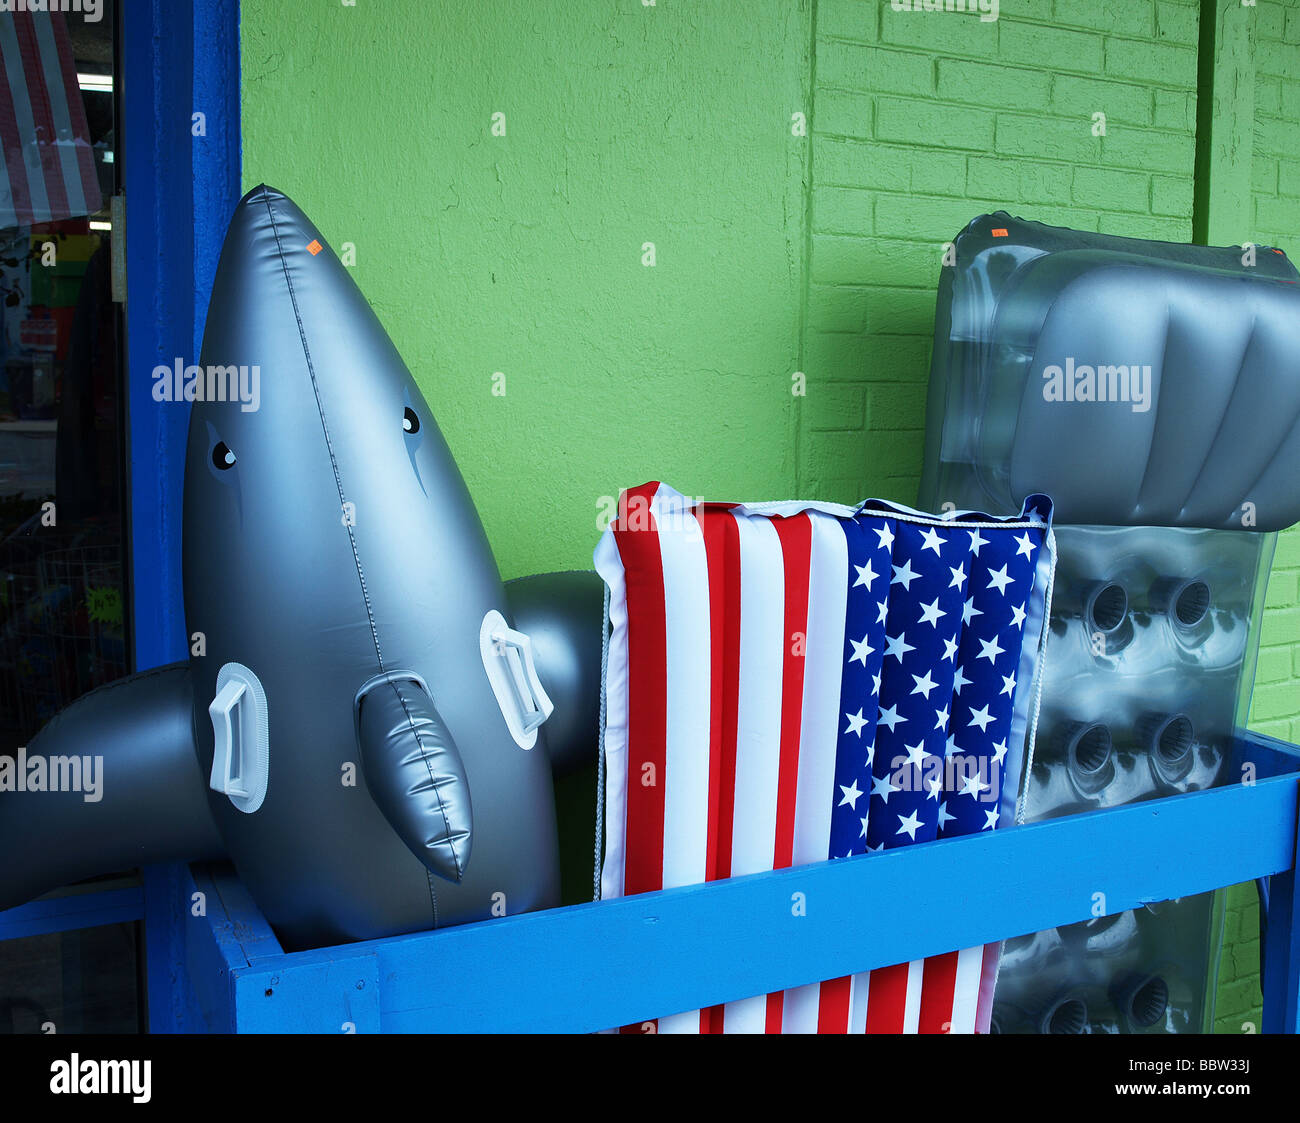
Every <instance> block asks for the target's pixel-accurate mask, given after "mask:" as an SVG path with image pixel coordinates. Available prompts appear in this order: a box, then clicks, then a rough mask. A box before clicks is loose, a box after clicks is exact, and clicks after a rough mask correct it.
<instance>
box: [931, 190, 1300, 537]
mask: <svg viewBox="0 0 1300 1123" xmlns="http://www.w3.org/2000/svg"><path fill="white" fill-rule="evenodd" d="M955 253H956V257H957V262H956V265H955V266H948V267H945V268H944V270H943V274H942V277H941V279H940V285H939V301H938V310H937V318H936V324H935V344H934V357H933V361H932V365H931V375H930V398H929V406H928V412H927V418H926V448H927V456H926V465H925V475H924V479H923V483H922V488H921V494H922V503H923V504H932V503H933V502H934V501H935V500H936V499H937V500H938V501H939V502H943V501H945V500H949V501H952V502H955V503H957V505H958V506H979V507H981V508H982V509H985V510H994V511H1002V510H1012V509H1014V507H1015V506H1016V504H1017V503H1018V502H1019V500H1020V498H1021V497H1023V496H1025V495H1028V494H1030V493H1032V492H1035V491H1042V492H1044V493H1046V494H1048V495H1050V496H1051V497H1052V501H1053V503H1054V505H1055V510H1056V520H1057V522H1058V523H1061V524H1098V525H1107V526H1188V527H1232V528H1240V527H1241V526H1242V525H1243V523H1242V519H1243V517H1245V518H1247V520H1248V525H1250V526H1253V527H1254V528H1255V529H1258V530H1278V529H1280V528H1282V527H1286V526H1290V525H1292V524H1293V523H1295V522H1297V521H1300V489H1297V488H1296V487H1295V486H1294V482H1295V480H1297V479H1300V427H1298V426H1297V425H1296V421H1297V418H1300V288H1298V287H1297V280H1300V275H1297V273H1296V270H1295V268H1294V267H1293V266H1292V265H1291V263H1290V261H1288V260H1287V258H1286V257H1285V256H1284V255H1283V254H1282V253H1281V252H1280V251H1278V250H1274V249H1271V248H1268V247H1263V246H1260V247H1252V248H1250V249H1247V250H1242V249H1239V248H1237V247H1229V248H1227V249H1218V248H1208V247H1202V246H1178V245H1171V244H1167V243H1158V242H1141V241H1138V240H1136V239H1130V238H1117V237H1111V236H1107V235H1101V234H1088V233H1080V232H1077V231H1072V230H1062V229H1058V228H1055V227H1050V226H1043V225H1041V224H1039V223H1036V222H1024V221H1022V220H1019V219H1013V218H1011V217H1010V216H1009V215H1006V214H1002V213H999V214H995V215H992V216H984V217H981V218H978V219H976V220H975V221H974V222H972V223H971V224H970V225H969V226H967V227H966V229H965V230H963V231H962V233H961V234H959V235H958V237H957V239H956V242H955ZM1243 260H1244V261H1250V262H1254V264H1243ZM1246 504H1250V507H1249V508H1248V509H1246V510H1244V511H1243V507H1244V505H1246ZM1252 519H1253V521H1250V520H1252Z"/></svg>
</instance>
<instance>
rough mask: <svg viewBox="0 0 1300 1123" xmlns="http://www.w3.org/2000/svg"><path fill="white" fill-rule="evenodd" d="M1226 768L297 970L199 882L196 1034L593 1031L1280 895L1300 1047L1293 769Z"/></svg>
mask: <svg viewBox="0 0 1300 1123" xmlns="http://www.w3.org/2000/svg"><path fill="white" fill-rule="evenodd" d="M1232 766H1233V767H1234V768H1235V769H1237V770H1238V774H1239V775H1241V776H1242V777H1243V779H1244V782H1242V783H1235V784H1233V785H1231V786H1227V787H1221V788H1215V789H1212V790H1210V791H1204V792H1196V793H1191V794H1187V795H1180V796H1174V797H1171V798H1167V799H1160V800H1153V801H1150V802H1147V803H1140V804H1133V805H1130V806H1125V807H1119V808H1114V809H1111V810H1107V811H1099V812H1092V813H1089V814H1083V815H1075V816H1070V817H1067V818H1062V819H1056V820H1053V821H1050V822H1045V823H1037V824H1032V825H1028V826H1022V827H1016V828H1013V829H1005V830H1000V831H996V832H991V833H989V834H983V835H976V836H971V837H968V838H958V839H950V840H945V841H942V842H936V843H927V844H924V845H919V846H914V847H907V848H903V849H899V850H894V851H888V852H884V853H878V854H870V855H864V856H861V857H857V858H848V859H843V860H839V861H833V862H822V863H818V864H816V865H810V866H801V867H797V868H794V869H788V870H781V871H777V872H774V873H764V874H756V875H753V876H750V877H740V878H732V879H730V880H727V881H720V882H713V883H711V884H709V885H699V886H690V887H686V888H681V889H670V890H666V891H664V892H660V893H646V894H642V895H639V896H635V897H625V898H621V899H619V900H612V901H603V902H597V903H592V904H587V905H579V906H575V907H570V908H562V909H553V910H550V911H548V912H541V913H532V914H526V915H521V916H513V917H503V918H500V919H497V920H491V921H486V922H483V923H480V924H472V925H466V926H464V927H460V928H451V929H446V930H443V931H438V932H428V933H420V934H415V935H408V936H398V937H393V938H391V939H385V940H374V941H369V942H365V943H357V944H350V945H346V946H342V947H335V948H327V949H321V950H317V951H307V952H298V953H296V954H285V953H284V952H283V951H281V949H280V946H279V944H278V942H277V941H276V939H275V936H274V934H273V933H272V932H271V929H270V927H269V926H268V925H267V923H266V921H265V919H264V918H263V917H262V915H261V914H260V913H259V912H258V910H257V908H256V907H255V906H254V905H253V903H252V901H251V899H250V898H249V897H248V895H247V893H246V892H245V891H244V889H243V887H242V886H241V885H240V883H239V881H238V880H237V879H236V878H235V877H234V875H233V873H231V872H230V871H229V870H227V869H225V868H215V869H195V870H192V871H191V873H190V876H191V877H192V879H193V884H192V885H190V884H186V885H185V886H184V887H183V888H184V889H185V891H186V892H187V893H189V894H195V893H197V894H201V896H199V897H194V898H192V899H193V900H195V901H198V902H200V903H201V906H202V907H201V909H200V910H198V911H202V912H203V913H204V915H198V916H195V915H192V913H193V912H194V911H196V910H193V909H192V910H191V915H189V916H187V917H186V918H185V919H184V931H183V934H182V940H183V944H184V947H185V949H186V953H185V954H186V963H187V974H188V976H189V982H190V984H191V985H192V986H193V988H194V992H195V996H196V997H195V1002H196V1003H197V1007H196V1011H195V1016H194V1018H193V1024H194V1025H195V1027H196V1028H206V1029H209V1030H213V1031H217V1032H231V1031H236V1032H294V1031H298V1032H323V1033H347V1032H358V1033H364V1032H380V1031H384V1032H404V1031H417V1032H418V1031H424V1032H483V1031H489V1032H516V1031H524V1032H527V1031H534V1032H536V1031H569V1032H573V1031H590V1030H598V1029H602V1028H606V1027H609V1026H615V1025H624V1024H631V1023H637V1022H641V1021H643V1020H645V1019H649V1018H653V1017H656V1016H659V1015H664V1014H668V1013H673V1012H676V1011H681V1010H690V1009H695V1008H698V1007H701V1006H709V1005H713V1004H714V1003H719V1002H724V1001H728V1000H732V999H736V998H742V997H745V996H748V995H753V994H761V993H764V992H767V991H774V990H781V989H784V988H787V987H793V986H798V985H801V984H804V983H809V982H813V981H816V980H818V979H825V978H834V977H837V976H840V975H847V974H851V973H854V972H858V971H864V970H867V969H869V968H872V967H879V966H885V965H888V964H892V963H899V962H903V961H906V960H910V959H915V958H918V957H921V956H927V955H932V954H936V953H941V952H945V951H950V950H952V949H954V948H962V947H970V946H973V945H976V944H981V943H985V942H988V941H991V940H996V939H1000V938H1003V937H1007V936H1013V935H1019V934H1021V933H1026V932H1033V931H1038V930H1041V929H1044V928H1049V927H1052V926H1055V925H1061V924H1066V923H1071V922H1074V921H1077V920H1082V919H1086V918H1088V917H1089V916H1092V915H1095V907H1096V903H1097V901H1098V898H1097V897H1096V896H1095V895H1096V894H1099V893H1100V894H1104V911H1105V912H1106V913H1115V912H1119V911H1122V910H1124V909H1130V908H1135V907H1137V906H1139V905H1142V904H1144V903H1153V902H1156V901H1162V900H1167V899H1170V898H1173V897H1183V896H1189V895H1191V894H1195V893H1201V892H1205V891H1207V890H1211V889H1216V888H1219V887H1221V886H1224V885H1230V884H1235V883H1237V882H1242V881H1248V880H1250V879H1252V878H1256V877H1264V876H1271V878H1272V892H1271V898H1272V907H1271V910H1270V911H1271V914H1272V920H1271V924H1270V929H1269V933H1268V940H1267V950H1268V954H1267V962H1266V978H1265V980H1264V992H1265V1005H1266V1008H1265V1027H1264V1028H1265V1030H1266V1031H1270V1032H1279V1031H1285V1032H1296V1031H1297V1028H1300V1026H1298V1022H1297V999H1298V996H1300V946H1298V945H1297V938H1298V937H1300V916H1298V915H1297V914H1298V913H1300V908H1298V900H1300V898H1298V897H1297V894H1296V892H1295V860H1296V843H1297V824H1298V818H1297V810H1298V807H1300V750H1297V749H1296V748H1295V747H1294V746H1290V745H1286V744H1284V743H1282V742H1280V741H1274V740H1272V739H1270V738H1266V737H1261V736H1257V735H1254V734H1250V735H1248V736H1246V737H1244V738H1241V739H1239V740H1238V741H1237V743H1236V759H1235V760H1234V761H1233V762H1232ZM797 894H801V895H802V897H796V895H797ZM796 901H799V902H801V904H802V907H801V908H795V907H794V905H795V903H796Z"/></svg>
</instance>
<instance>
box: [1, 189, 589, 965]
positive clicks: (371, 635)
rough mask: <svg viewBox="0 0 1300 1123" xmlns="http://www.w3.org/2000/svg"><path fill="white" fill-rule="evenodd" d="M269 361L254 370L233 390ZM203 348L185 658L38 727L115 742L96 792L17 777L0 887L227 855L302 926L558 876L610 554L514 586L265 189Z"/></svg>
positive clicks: (472, 915)
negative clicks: (561, 777)
mask: <svg viewBox="0 0 1300 1123" xmlns="http://www.w3.org/2000/svg"><path fill="white" fill-rule="evenodd" d="M254 367H256V368H257V369H258V371H259V372H260V385H259V386H258V389H259V393H258V394H257V395H256V396H255V397H254V398H249V396H247V395H244V396H242V398H241V396H240V395H239V394H235V393H229V394H220V395H218V394H216V393H215V392H214V391H215V390H217V389H218V388H219V387H221V386H222V385H225V384H227V383H228V382H229V379H231V378H233V377H237V375H232V374H231V372H232V371H234V370H236V369H237V368H245V369H246V370H251V369H252V368H254ZM201 368H202V370H201V372H200V373H201V374H202V376H203V377H205V378H206V379H207V381H206V383H205V386H204V389H205V390H206V391H207V392H206V393H205V392H201V391H200V392H196V393H197V397H196V400H195V401H194V405H193V407H192V413H191V418H190V428H189V445H188V452H187V458H186V465H185V492H184V554H183V571H184V586H185V616H186V631H187V634H188V635H189V637H190V643H191V658H190V659H189V661H188V662H187V663H185V664H179V665H175V666H171V667H165V668H161V669H158V670H154V671H148V672H144V673H142V674H139V675H135V676H132V677H130V678H127V679H123V680H121V681H119V682H116V683H113V684H111V685H109V686H107V687H104V688H102V689H100V690H97V691H95V692H93V693H91V694H89V695H87V696H86V697H85V698H83V699H81V700H80V701H78V702H77V703H75V704H74V705H73V706H71V707H69V709H68V710H66V711H65V712H64V713H62V714H61V715H59V716H58V717H56V718H55V719H54V720H53V721H52V722H50V724H49V725H48V726H47V727H46V728H45V729H44V730H42V732H41V733H40V734H39V735H38V737H36V738H35V739H34V740H33V742H32V744H31V746H30V747H29V748H28V751H27V754H26V757H27V766H28V767H31V763H32V762H33V761H36V762H44V761H52V760H53V759H54V758H58V757H60V756H63V755H79V756H86V755H93V756H97V757H101V758H102V760H103V775H102V785H103V790H102V797H101V798H100V799H99V800H98V801H97V802H89V801H87V800H86V799H84V798H83V795H82V794H81V793H79V792H68V791H62V792H43V793H38V792H31V791H27V792H7V793H2V794H0V853H4V854H6V855H22V856H23V857H22V860H20V861H11V862H9V863H8V864H7V866H6V868H5V869H4V870H3V872H0V908H3V907H9V906H12V905H14V904H17V903H20V902H22V901H24V900H27V899H29V898H31V897H32V896H34V895H36V894H39V893H41V892H44V891H46V890H48V889H51V888H53V887H55V886H58V885H62V884H65V883H67V882H70V881H73V880H76V879H80V878H84V877H88V876H91V875H93V874H96V873H102V872H108V871H111V870H115V869H121V868H126V867H131V866H135V865H141V864H146V863H151V862H157V861H164V860H179V859H205V858H213V857H219V856H223V855H225V856H228V857H229V858H230V860H231V861H233V863H234V864H235V866H236V868H237V870H238V872H239V874H240V877H241V879H242V880H243V881H244V883H245V884H246V885H247V886H248V888H249V890H250V891H251V893H252V895H253V897H254V899H255V900H256V901H257V902H258V905H259V907H260V908H261V909H262V910H263V912H264V913H265V915H266V916H267V918H268V920H269V921H270V922H271V924H272V925H273V926H274V928H275V929H276V932H277V934H278V935H279V937H280V939H281V941H282V942H283V943H284V944H285V946H286V947H287V948H289V949H291V950H292V949H297V948H302V947H310V946H319V945H325V944H333V943H338V942H342V941H346V940H357V939H368V938H373V937H379V936H385V935H392V934H395V933H399V932H407V931H417V930H424V929H429V928H434V927H439V926H443V925H450V924H458V923H464V922H467V921H471V920H478V919H485V918H487V917H488V916H490V915H501V914H502V913H503V912H504V913H517V912H522V911H525V910H529V909H538V908H546V907H550V906H552V905H555V904H558V903H559V884H558V877H559V875H558V857H557V841H556V823H555V807H554V800H553V793H552V763H553V762H555V763H557V764H558V765H559V766H560V768H561V769H564V768H566V767H572V766H574V765H575V764H576V763H578V762H580V761H581V760H582V759H583V757H584V754H586V755H587V756H588V757H589V759H590V761H591V762H594V760H595V737H596V729H597V722H596V708H597V700H598V692H599V669H600V666H599V664H600V642H601V640H600V636H601V632H600V624H601V615H602V612H603V603H602V591H601V587H600V583H599V580H598V579H597V578H596V577H595V575H594V574H549V575H542V576H540V577H538V578H526V579H523V580H522V581H520V582H515V583H513V584H512V591H511V596H510V597H509V598H507V595H506V592H505V590H504V589H503V586H502V584H501V581H500V578H499V576H498V573H497V568H496V563H495V561H494V560H493V557H492V553H491V550H490V548H489V546H488V542H487V538H486V536H485V534H484V532H483V528H482V526H481V524H480V522H479V518H478V515H477V513H476V511H475V508H474V504H473V502H472V500H471V499H470V496H469V493H468V491H467V490H466V488H465V484H464V482H463V480H462V479H461V476H460V473H459V471H458V470H457V468H456V465H455V462H454V460H453V459H452V455H451V452H450V451H449V449H448V447H447V444H446V442H445V441H444V440H443V437H442V434H441V433H440V432H439V431H438V427H437V425H436V423H435V422H434V418H433V415H432V412H431V411H430V409H429V406H428V404H427V403H426V402H425V400H424V397H423V396H422V395H421V393H420V390H419V388H418V387H417V385H416V383H415V381H414V380H413V379H412V377H411V375H410V373H409V372H408V371H407V369H406V366H405V364H404V363H403V362H402V359H401V357H400V356H399V355H398V353H397V351H396V349H395V348H394V346H393V344H392V343H391V342H390V340H389V339H388V336H387V334H386V333H385V332H384V329H383V327H382V326H381V325H380V323H379V320H378V319H377V318H376V316H375V314H374V313H373V312H372V310H371V309H370V306H369V305H368V304H367V303H366V301H365V299H364V298H363V297H362V295H361V293H360V291H359V290H358V289H357V287H356V285H355V284H354V283H353V281H352V279H351V277H350V276H349V275H348V272H347V270H346V269H345V268H344V266H343V265H342V264H341V263H340V262H339V260H338V258H337V257H336V256H335V255H334V253H333V252H332V251H331V250H330V249H329V247H328V244H327V243H326V241H325V239H324V237H323V236H322V235H321V233H320V232H319V231H318V230H317V229H316V228H315V227H314V226H313V225H312V224H311V222H310V221H309V220H308V219H307V217H306V216H305V215H304V214H303V213H302V211H300V210H299V209H298V207H297V206H295V205H294V204H293V202H291V201H290V200H289V199H288V198H286V197H285V196H284V195H283V194H281V193H280V192H278V191H275V190H273V189H272V188H269V187H266V186H260V187H257V188H255V189H254V190H253V191H251V192H250V193H249V194H248V195H247V196H245V197H244V199H243V200H242V201H241V202H240V204H239V207H238V209H237V210H236V212H235V215H234V217H233V219H232V220H231V224H230V229H229V231H228V233H227V236H226V241H225V245H224V247H223V250H222V255H221V261H220V265H219V267H218V270H217V276H216V280H215V283H214V287H213V292H212V299H211V302H210V306H209V311H208V319H207V325H206V330H205V335H204V341H203V354H202V361H201ZM214 371H215V372H216V374H215V375H214V374H213V373H212V372H214ZM245 378H247V375H245ZM218 396H219V397H220V398H221V399H223V400H212V399H213V398H216V397H218ZM200 399H206V400H200ZM254 404H255V406H256V408H251V406H252V405H254ZM160 408H174V407H169V406H161V407H160ZM513 625H517V626H513ZM529 629H532V630H533V633H534V634H533V635H532V636H531V637H530V635H529ZM552 712H554V713H555V718H556V720H555V721H554V722H552V723H551V728H550V729H547V728H544V727H542V723H543V722H545V721H546V719H547V717H548V716H550V715H551V713H552ZM557 727H558V728H557ZM548 732H549V733H551V734H552V736H551V738H550V744H549V745H548V738H547V734H548Z"/></svg>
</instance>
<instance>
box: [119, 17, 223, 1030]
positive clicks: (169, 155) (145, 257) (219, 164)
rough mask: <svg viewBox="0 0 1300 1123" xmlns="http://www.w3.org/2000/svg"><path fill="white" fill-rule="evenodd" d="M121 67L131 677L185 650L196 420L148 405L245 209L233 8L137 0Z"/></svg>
mask: <svg viewBox="0 0 1300 1123" xmlns="http://www.w3.org/2000/svg"><path fill="white" fill-rule="evenodd" d="M122 71H123V74H122V82H123V99H122V104H123V124H122V150H123V155H122V158H123V164H124V168H123V170H124V174H125V192H126V199H127V245H126V258H127V417H128V441H129V454H128V475H129V480H130V508H129V510H130V552H129V574H130V587H131V594H132V596H131V604H132V629H131V631H132V652H133V667H134V669H135V670H145V669H147V668H149V667H156V666H161V665H163V664H166V663H171V662H175V661H177V660H179V659H184V658H185V657H186V655H187V651H188V642H187V639H186V636H185V628H184V608H183V603H182V590H181V579H180V572H181V571H180V554H181V481H182V475H183V468H184V460H185V441H186V429H187V426H188V422H189V415H188V411H187V410H186V409H185V408H184V406H183V405H179V404H175V403H167V404H160V403H158V402H155V401H154V400H153V396H152V389H153V378H152V372H153V369H154V368H155V367H156V366H160V365H162V366H171V365H172V364H173V363H174V362H175V361H176V360H177V359H180V360H181V361H182V362H184V363H186V364H188V363H195V362H197V361H198V355H199V345H200V341H201V339H202V330H203V315H204V312H205V310H206V308H207V297H208V293H209V291H210V289H211V285H212V278H213V275H214V273H215V271H216V261H217V255H218V253H219V252H220V246H221V238H222V234H223V232H224V230H225V224H226V221H227V219H228V218H229V216H230V213H231V212H232V211H233V209H234V207H235V204H236V203H237V202H238V199H239V177H240V167H239V136H240V131H239V4H238V0H184V2H181V3H176V2H175V0H130V2H128V3H127V4H126V5H125V7H124V10H123V22H122ZM200 115H201V116H200ZM187 156H188V158H187ZM180 883H181V871H180V870H178V869H165V870H146V871H145V877H144V888H145V914H146V915H145V957H146V962H147V971H148V984H149V986H148V990H149V1023H150V1028H151V1029H152V1030H153V1031H154V1032H166V1031H175V1030H178V1029H180V1028H182V1027H183V1025H184V1017H185V1015H184V1010H183V1006H182V1004H180V1003H179V1002H178V1000H177V997H176V995H177V979H178V972H179V971H180V969H181V963H182V951H183V947H182V943H181V929H180V927H179V920H178V917H179V916H180V915H183V912H182V910H183V909H184V908H185V907H186V905H187V902H185V901H181V900H179V899H178V897H177V893H178V892H179V888H178V887H179V885H180Z"/></svg>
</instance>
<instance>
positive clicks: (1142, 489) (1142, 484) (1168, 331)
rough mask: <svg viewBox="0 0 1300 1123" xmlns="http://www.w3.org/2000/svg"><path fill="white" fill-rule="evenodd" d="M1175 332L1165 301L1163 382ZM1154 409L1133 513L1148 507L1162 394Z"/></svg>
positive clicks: (1168, 307)
mask: <svg viewBox="0 0 1300 1123" xmlns="http://www.w3.org/2000/svg"><path fill="white" fill-rule="evenodd" d="M1173 334H1174V314H1173V309H1172V308H1171V307H1170V306H1169V302H1168V301H1165V342H1164V345H1163V346H1162V347H1161V348H1160V379H1161V382H1162V383H1163V381H1164V377H1165V371H1167V370H1168V369H1169V341H1170V340H1171V339H1172V338H1173ZM1152 409H1154V410H1155V416H1154V417H1153V418H1152V419H1151V439H1150V440H1149V441H1147V455H1146V459H1145V460H1144V461H1143V462H1142V474H1141V475H1140V476H1138V489H1137V498H1136V499H1134V501H1133V503H1132V511H1133V514H1137V512H1138V511H1140V510H1145V508H1146V505H1147V504H1146V493H1147V477H1148V476H1149V475H1150V474H1151V457H1153V456H1154V455H1155V452H1156V433H1157V432H1158V431H1159V429H1160V395H1159V394H1157V395H1156V400H1155V401H1154V402H1153V403H1152Z"/></svg>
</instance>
